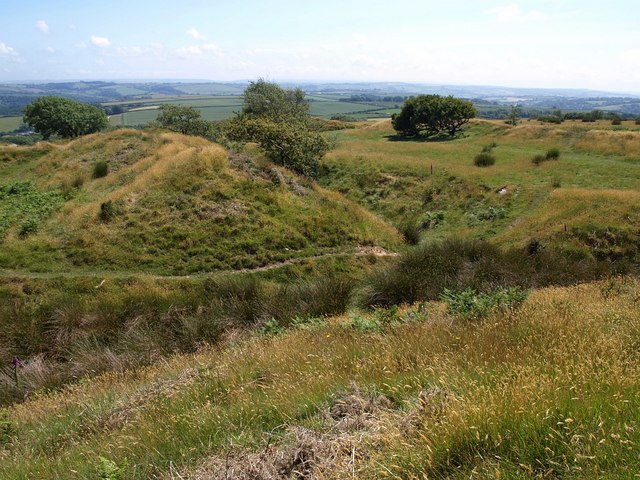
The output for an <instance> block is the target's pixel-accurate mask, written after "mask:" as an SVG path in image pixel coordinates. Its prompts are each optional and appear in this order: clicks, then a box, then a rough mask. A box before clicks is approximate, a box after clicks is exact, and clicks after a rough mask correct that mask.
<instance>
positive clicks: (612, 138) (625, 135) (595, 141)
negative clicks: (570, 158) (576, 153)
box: [573, 130, 640, 159]
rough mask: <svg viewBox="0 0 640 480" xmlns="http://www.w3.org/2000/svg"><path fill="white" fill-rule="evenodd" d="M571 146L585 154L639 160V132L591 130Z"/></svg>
mask: <svg viewBox="0 0 640 480" xmlns="http://www.w3.org/2000/svg"><path fill="white" fill-rule="evenodd" d="M573 145H574V148H576V149H578V150H581V151H585V152H596V153H599V154H601V155H621V156H627V157H634V158H636V159H640V132H624V131H612V130H591V131H588V132H585V134H584V135H582V136H581V137H580V138H578V139H576V140H575V142H574V144H573Z"/></svg>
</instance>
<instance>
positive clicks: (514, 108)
mask: <svg viewBox="0 0 640 480" xmlns="http://www.w3.org/2000/svg"><path fill="white" fill-rule="evenodd" d="M519 121H520V107H519V106H518V105H511V111H510V112H509V113H508V115H507V123H508V124H509V125H513V126H514V127H515V126H516V125H518V122H519Z"/></svg>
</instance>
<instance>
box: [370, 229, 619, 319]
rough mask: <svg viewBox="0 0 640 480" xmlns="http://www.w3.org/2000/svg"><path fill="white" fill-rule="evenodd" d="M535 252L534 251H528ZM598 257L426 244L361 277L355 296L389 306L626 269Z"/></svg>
mask: <svg viewBox="0 0 640 480" xmlns="http://www.w3.org/2000/svg"><path fill="white" fill-rule="evenodd" d="M534 250H535V251H537V253H535V254H532V253H533V251H534ZM587 252H588V250H587ZM595 258H598V256H595ZM601 258H602V260H600V261H599V260H596V259H594V256H590V257H589V256H587V257H585V256H581V257H579V258H577V257H575V256H572V255H571V253H570V252H565V251H556V250H551V249H543V248H542V245H540V244H539V242H537V241H536V242H533V241H532V242H530V245H528V246H527V247H526V248H524V249H522V248H518V249H515V248H514V249H509V250H500V249H498V248H497V247H496V246H494V245H492V244H490V243H488V242H484V241H463V240H447V241H442V242H431V243H427V244H422V245H420V246H418V247H414V248H411V249H408V250H407V251H406V252H405V253H403V254H402V255H401V256H400V257H398V258H396V259H394V260H393V261H392V262H391V263H389V264H386V265H384V266H382V267H381V268H378V269H377V270H375V271H374V272H373V273H372V274H371V275H370V276H369V278H368V279H366V280H365V282H364V288H363V289H362V290H361V291H360V292H359V297H358V299H357V300H358V303H359V304H360V305H361V306H362V307H365V308H367V307H374V306H377V307H388V306H391V305H400V304H402V303H415V302H417V301H424V300H436V299H438V298H439V296H440V294H441V293H442V292H443V291H444V290H445V289H448V290H453V291H462V290H465V289H468V288H471V289H474V290H476V291H488V290H493V289H495V288H497V287H505V288H507V287H519V288H527V289H528V288H538V287H544V286H549V285H572V284H574V283H578V282H582V281H590V280H595V279H599V278H603V277H606V276H607V275H611V274H619V273H625V272H626V271H628V265H626V264H625V263H624V262H622V261H619V262H617V263H616V262H611V261H610V258H608V257H607V258H604V257H601Z"/></svg>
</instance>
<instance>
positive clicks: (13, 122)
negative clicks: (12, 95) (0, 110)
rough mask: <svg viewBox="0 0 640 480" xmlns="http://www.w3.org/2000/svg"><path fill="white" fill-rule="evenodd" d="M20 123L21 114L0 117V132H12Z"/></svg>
mask: <svg viewBox="0 0 640 480" xmlns="http://www.w3.org/2000/svg"><path fill="white" fill-rule="evenodd" d="M20 125H22V116H19V117H0V132H12V131H13V130H15V129H16V128H18V127H19V126H20Z"/></svg>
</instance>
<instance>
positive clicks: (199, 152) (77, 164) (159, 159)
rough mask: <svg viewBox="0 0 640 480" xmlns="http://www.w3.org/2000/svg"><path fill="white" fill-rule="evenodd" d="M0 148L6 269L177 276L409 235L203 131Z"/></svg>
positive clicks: (2, 262)
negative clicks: (227, 146)
mask: <svg viewBox="0 0 640 480" xmlns="http://www.w3.org/2000/svg"><path fill="white" fill-rule="evenodd" d="M0 155H1V156H2V162H0V178H2V180H1V181H0V233H2V234H3V239H2V240H1V241H2V248H1V249H0V268H4V269H13V270H30V271H40V272H47V271H69V270H74V269H75V270H88V271H94V270H120V271H144V272H151V273H158V274H174V275H177V274H189V273H195V272H210V271H217V270H238V269H245V268H249V269H250V268H256V267H261V266H265V265H268V264H272V263H276V262H286V261H289V260H292V259H297V258H304V257H310V256H315V255H319V254H331V253H338V252H345V251H354V249H355V248H356V247H358V246H359V245H380V246H383V247H394V246H395V245H397V244H398V241H399V240H398V236H397V234H396V233H395V232H394V230H393V229H392V228H391V227H388V226H387V225H385V224H384V223H383V222H382V221H380V220H378V219H376V218H375V217H374V216H373V215H371V214H369V213H367V212H365V211H364V210H363V209H362V208H361V207H359V206H357V205H356V204H354V203H350V202H349V201H346V200H344V199H343V198H341V197H340V196H339V195H335V194H329V193H327V192H325V191H323V190H322V189H320V188H318V187H316V186H315V185H314V184H312V183H309V182H306V181H304V180H301V179H299V178H298V177H296V176H294V175H292V174H291V173H290V172H287V171H286V170H283V169H279V168H276V167H274V166H272V165H270V164H268V162H261V161H260V160H259V159H258V160H254V159H252V158H249V157H248V156H245V155H240V154H235V155H232V156H229V155H228V153H227V152H226V151H225V150H224V149H223V148H222V147H220V146H217V145H214V144H211V143H209V142H208V141H206V140H204V139H200V138H196V137H186V136H182V135H178V134H169V133H149V132H139V131H132V130H118V131H114V132H110V133H107V134H96V135H91V136H88V137H84V138H81V139H78V140H75V141H73V142H70V143H67V144H65V145H46V146H36V147H32V148H31V149H29V148H19V149H15V148H14V149H9V148H5V149H3V150H2V151H1V152H0ZM105 166H106V168H105ZM96 169H99V170H100V172H102V174H101V175H95V171H96ZM25 182H28V183H25ZM19 185H28V186H29V188H28V189H26V191H27V193H25V194H21V195H22V196H25V195H27V196H28V197H29V199H30V201H31V203H35V207H30V206H29V205H30V204H25V205H27V206H25V207H24V208H23V210H26V211H24V212H16V209H17V208H16V203H17V202H14V201H12V199H13V198H16V199H17V198H18V196H17V194H16V195H13V197H12V195H11V192H13V191H14V190H20V189H18V188H17V187H16V186H19ZM23 190H25V189H23ZM7 192H9V193H7ZM21 199H22V197H20V199H18V200H21ZM63 199H64V201H63ZM18 203H19V202H18ZM22 203H24V202H22Z"/></svg>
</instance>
